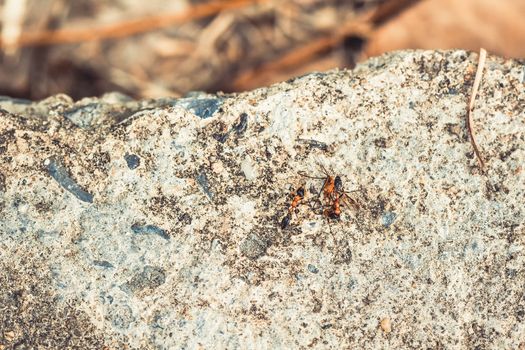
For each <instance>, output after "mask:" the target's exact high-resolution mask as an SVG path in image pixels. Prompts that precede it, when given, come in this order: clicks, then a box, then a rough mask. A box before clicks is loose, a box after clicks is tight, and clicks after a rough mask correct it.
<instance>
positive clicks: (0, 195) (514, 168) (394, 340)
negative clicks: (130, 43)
mask: <svg viewBox="0 0 525 350" xmlns="http://www.w3.org/2000/svg"><path fill="white" fill-rule="evenodd" d="M476 64H477V55H476V54H470V53H466V52H463V51H454V52H401V53H394V54H390V55H387V56H383V57H380V58H377V59H371V60H369V61H368V62H366V63H365V64H363V65H360V66H358V67H357V69H355V70H354V71H343V72H329V73H326V74H321V73H316V74H311V75H308V76H305V77H301V78H298V79H295V80H293V81H289V82H286V83H282V84H279V85H276V86H273V87H270V88H268V89H260V90H256V91H253V92H249V93H244V94H240V95H236V96H210V95H196V96H193V97H191V98H188V99H185V100H155V101H130V100H128V99H126V98H125V97H124V96H120V95H118V94H111V95H106V96H104V97H103V98H101V99H100V100H99V99H88V100H82V101H79V102H77V103H73V102H72V101H71V100H70V99H68V98H67V97H65V96H56V97H53V98H50V99H47V100H45V101H42V102H39V103H33V104H30V103H26V102H25V101H18V100H8V99H7V100H2V101H0V105H1V106H2V108H4V109H5V110H8V111H10V112H7V111H2V112H1V113H2V114H1V119H0V215H1V221H0V258H1V259H0V290H1V291H2V293H0V330H1V331H2V332H1V334H0V345H1V346H4V347H5V348H8V349H10V348H15V347H16V346H19V347H21V348H31V347H38V348H67V347H75V346H78V344H82V346H83V347H89V348H101V346H102V345H105V346H109V347H110V348H121V347H123V346H124V345H125V344H127V345H128V346H129V347H130V348H162V349H168V348H187V349H193V348H198V347H202V348H229V349H235V348H308V347H312V348H348V347H351V348H386V347H391V348H426V347H430V348H476V347H479V348H518V347H519V346H524V344H523V343H520V342H521V341H524V340H525V323H524V320H525V300H524V290H523V285H524V283H525V270H524V267H523V266H524V263H525V253H524V248H525V225H524V222H525V220H524V219H525V211H524V209H523V198H524V194H525V173H524V171H523V164H524V160H525V114H524V105H525V89H524V87H525V86H524V81H525V76H524V75H525V65H524V64H523V62H521V63H520V62H517V61H503V60H501V59H497V58H494V57H491V58H489V60H488V62H487V66H486V70H485V74H484V80H483V83H482V86H481V91H480V94H479V95H478V99H477V102H476V108H475V111H474V114H473V116H474V121H475V128H474V129H475V132H476V137H477V141H478V143H479V145H480V147H481V149H482V153H483V155H484V157H485V160H486V162H487V167H486V169H485V172H482V171H480V169H479V167H478V163H477V161H476V159H475V158H474V156H473V151H472V147H471V144H470V143H469V141H468V138H467V134H466V128H465V111H466V102H467V100H468V97H469V94H470V90H471V86H472V82H473V74H474V71H475V68H476ZM321 165H322V166H323V167H325V168H326V169H328V171H329V172H331V173H333V174H334V175H335V174H338V175H340V176H341V179H342V180H343V184H344V186H345V188H346V189H347V190H348V191H354V190H355V192H351V193H350V196H351V197H352V198H353V199H354V200H355V201H356V202H357V203H358V204H359V208H352V207H347V206H343V207H342V211H343V214H342V215H341V218H340V220H327V219H326V218H324V217H323V215H322V211H323V208H319V204H318V203H317V202H316V195H317V192H318V191H319V190H320V188H321V186H322V183H323V180H322V179H314V178H309V177H304V176H301V175H300V174H299V173H300V172H305V173H306V174H308V175H310V176H313V177H316V176H318V177H322V176H323V172H322V166H321ZM302 184H304V185H305V186H306V192H307V193H306V198H305V200H304V201H303V203H302V204H300V205H299V206H298V208H297V211H296V212H295V213H294V214H293V216H292V219H291V222H290V226H289V227H288V228H287V229H285V230H281V229H280V222H281V219H282V218H283V217H284V216H285V214H286V212H287V208H288V205H289V204H290V202H291V196H290V192H292V191H293V190H295V189H296V188H297V187H298V186H299V185H302Z"/></svg>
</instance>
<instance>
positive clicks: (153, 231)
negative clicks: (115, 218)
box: [131, 224, 170, 240]
mask: <svg viewBox="0 0 525 350" xmlns="http://www.w3.org/2000/svg"><path fill="white" fill-rule="evenodd" d="M131 231H133V233H135V234H137V235H157V236H159V237H161V238H164V239H166V240H169V239H170V236H169V235H168V233H167V232H166V231H165V230H163V229H161V228H160V227H158V226H155V225H139V224H133V225H131Z"/></svg>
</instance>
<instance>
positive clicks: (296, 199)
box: [281, 186, 305, 230]
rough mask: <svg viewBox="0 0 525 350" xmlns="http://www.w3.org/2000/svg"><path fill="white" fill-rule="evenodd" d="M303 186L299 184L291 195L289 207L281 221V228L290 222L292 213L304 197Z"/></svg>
mask: <svg viewBox="0 0 525 350" xmlns="http://www.w3.org/2000/svg"><path fill="white" fill-rule="evenodd" d="M304 192H305V191H304V186H301V187H299V188H298V189H297V191H295V193H294V194H292V195H293V200H292V203H291V204H290V207H289V208H288V213H287V214H286V216H285V217H284V218H283V220H282V221H281V229H283V230H284V229H285V228H287V227H288V225H289V224H290V221H291V220H292V213H293V211H294V210H295V208H297V206H298V205H299V202H300V201H301V200H303V199H304Z"/></svg>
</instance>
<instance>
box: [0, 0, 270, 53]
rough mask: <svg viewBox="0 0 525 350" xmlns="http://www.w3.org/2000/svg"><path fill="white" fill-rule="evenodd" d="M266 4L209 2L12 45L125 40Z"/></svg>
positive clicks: (23, 38) (33, 36) (29, 37)
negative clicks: (246, 7)
mask: <svg viewBox="0 0 525 350" xmlns="http://www.w3.org/2000/svg"><path fill="white" fill-rule="evenodd" d="M267 1H268V0H228V1H213V2H210V3H204V4H198V5H194V6H189V7H188V8H187V9H185V10H183V11H181V12H177V13H172V14H167V15H159V16H151V17H147V18H140V19H135V20H129V21H123V22H119V23H116V24H112V25H108V26H105V27H99V28H82V29H60V30H53V31H42V32H36V33H22V34H21V35H20V37H19V38H18V41H17V43H16V45H17V46H18V47H24V46H41V45H53V44H71V43H79V42H86V41H95V40H104V39H112V38H120V37H126V36H131V35H136V34H140V33H145V32H149V31H153V30H158V29H161V28H166V27H169V26H172V25H174V24H180V23H184V22H188V21H191V20H195V19H199V18H203V17H208V16H212V15H215V14H217V13H219V12H221V11H225V10H231V9H236V8H241V7H245V6H248V5H254V4H257V3H263V2H267ZM5 45H6V42H5V41H4V40H3V39H2V40H0V47H4V46H5Z"/></svg>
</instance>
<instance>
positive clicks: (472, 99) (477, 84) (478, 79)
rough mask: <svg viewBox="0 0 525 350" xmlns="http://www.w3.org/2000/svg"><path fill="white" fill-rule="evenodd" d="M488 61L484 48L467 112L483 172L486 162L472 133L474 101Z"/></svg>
mask: <svg viewBox="0 0 525 350" xmlns="http://www.w3.org/2000/svg"><path fill="white" fill-rule="evenodd" d="M486 59H487V51H486V50H485V49H484V48H481V49H480V50H479V61H478V70H477V71H476V77H475V78H474V85H473V87H472V94H471V95H470V103H469V106H468V112H467V130H468V134H469V136H470V141H471V143H472V147H473V148H474V153H475V154H476V157H477V158H478V161H479V165H480V166H481V169H482V170H483V168H484V167H485V162H484V161H483V158H482V157H481V153H480V151H479V148H478V145H477V144H476V140H475V139H474V132H473V131H472V111H473V110H474V101H475V100H476V95H477V94H478V90H479V84H480V83H481V78H482V76H483V67H484V66H485V60H486Z"/></svg>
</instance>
